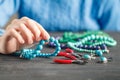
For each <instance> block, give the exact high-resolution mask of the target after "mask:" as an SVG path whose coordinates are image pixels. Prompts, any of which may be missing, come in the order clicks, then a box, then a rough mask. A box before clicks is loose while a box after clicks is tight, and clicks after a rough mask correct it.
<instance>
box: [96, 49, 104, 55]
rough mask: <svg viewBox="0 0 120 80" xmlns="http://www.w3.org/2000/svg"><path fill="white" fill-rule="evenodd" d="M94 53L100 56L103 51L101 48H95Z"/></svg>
mask: <svg viewBox="0 0 120 80" xmlns="http://www.w3.org/2000/svg"><path fill="white" fill-rule="evenodd" d="M95 54H96V55H97V56H102V55H103V52H102V51H101V50H96V51H95Z"/></svg>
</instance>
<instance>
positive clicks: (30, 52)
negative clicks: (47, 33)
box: [15, 37, 61, 59]
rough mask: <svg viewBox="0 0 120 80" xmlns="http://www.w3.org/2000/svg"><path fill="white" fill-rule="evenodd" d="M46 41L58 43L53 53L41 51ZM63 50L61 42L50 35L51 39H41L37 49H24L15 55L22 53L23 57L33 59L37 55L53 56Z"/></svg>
mask: <svg viewBox="0 0 120 80" xmlns="http://www.w3.org/2000/svg"><path fill="white" fill-rule="evenodd" d="M46 42H53V43H54V44H55V45H56V50H55V51H54V52H53V53H41V50H42V49H43V45H44V44H45V43H46ZM60 50H61V47H60V43H59V42H58V40H56V39H55V38H54V37H50V39H49V40H41V41H40V42H39V43H38V45H37V47H36V48H35V49H22V50H21V51H19V52H16V53H15V55H20V57H21V58H25V59H33V58H35V57H52V56H56V55H57V54H58V53H59V52H60Z"/></svg>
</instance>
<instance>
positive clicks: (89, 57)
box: [83, 54, 91, 59]
mask: <svg viewBox="0 0 120 80" xmlns="http://www.w3.org/2000/svg"><path fill="white" fill-rule="evenodd" d="M83 58H84V59H91V56H90V55H88V54H84V55H83Z"/></svg>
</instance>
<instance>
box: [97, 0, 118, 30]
mask: <svg viewBox="0 0 120 80" xmlns="http://www.w3.org/2000/svg"><path fill="white" fill-rule="evenodd" d="M99 2H101V4H100V8H99V13H98V23H99V25H100V29H102V30H107V31H120V0H109V1H108V0H102V1H101V0H100V1H99Z"/></svg>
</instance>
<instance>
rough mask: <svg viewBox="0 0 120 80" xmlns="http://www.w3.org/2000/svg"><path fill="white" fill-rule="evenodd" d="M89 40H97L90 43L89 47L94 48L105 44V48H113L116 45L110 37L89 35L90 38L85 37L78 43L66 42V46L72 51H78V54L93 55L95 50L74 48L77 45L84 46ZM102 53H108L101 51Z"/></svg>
mask: <svg viewBox="0 0 120 80" xmlns="http://www.w3.org/2000/svg"><path fill="white" fill-rule="evenodd" d="M90 40H97V42H95V43H91V44H90V45H91V46H96V45H102V44H105V45H107V46H115V45H116V44H117V42H116V41H115V40H114V39H113V38H111V37H106V36H100V35H96V36H95V35H94V34H92V35H90V36H87V37H85V38H83V39H82V40H81V41H79V42H74V43H72V42H68V43H67V45H68V46H69V47H70V48H72V49H74V50H77V51H80V52H89V53H95V50H88V49H82V48H78V47H76V46H79V45H85V44H86V42H90ZM102 52H108V50H102Z"/></svg>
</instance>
